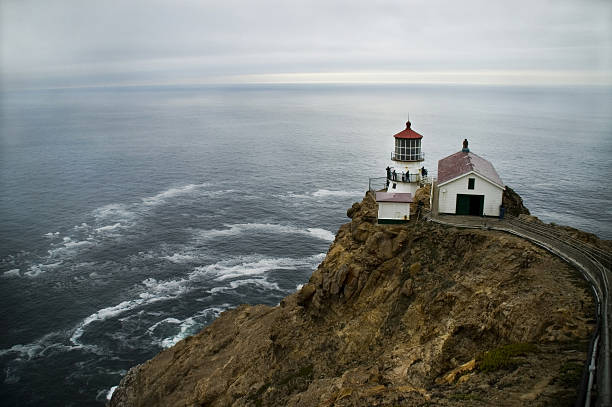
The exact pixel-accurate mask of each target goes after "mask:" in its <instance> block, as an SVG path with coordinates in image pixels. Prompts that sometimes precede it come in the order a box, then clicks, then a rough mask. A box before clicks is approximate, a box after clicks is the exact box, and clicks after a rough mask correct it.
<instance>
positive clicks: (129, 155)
mask: <svg viewBox="0 0 612 407" xmlns="http://www.w3.org/2000/svg"><path fill="white" fill-rule="evenodd" d="M408 114H410V120H411V122H412V128H413V129H414V130H416V131H418V132H419V133H421V134H422V135H423V142H422V143H423V151H424V152H425V158H426V160H425V163H424V165H425V167H426V168H428V170H429V173H430V175H433V176H435V175H436V174H435V173H436V165H437V160H439V159H440V158H443V157H445V156H447V155H449V154H452V153H454V152H456V151H458V150H460V149H461V142H462V141H463V139H464V138H467V139H468V140H469V142H470V149H471V151H473V152H474V153H476V154H478V155H480V156H482V157H484V158H486V159H488V160H490V161H491V162H492V163H493V164H494V166H495V167H496V169H497V171H498V173H499V174H500V176H501V178H502V180H503V181H504V183H505V184H506V185H509V186H510V187H512V188H513V189H515V190H516V191H517V192H518V193H519V194H520V195H521V196H522V197H523V199H524V202H525V204H526V206H527V207H528V208H529V209H530V210H531V211H532V213H533V214H534V215H536V216H538V217H539V218H541V219H542V220H544V221H546V222H555V223H558V224H565V225H570V226H573V227H577V228H580V229H583V230H585V231H588V232H592V233H595V234H597V235H598V236H600V237H603V238H606V239H611V238H612V209H611V208H610V201H611V198H612V189H611V188H610V183H609V182H610V177H611V176H612V160H611V159H610V157H611V156H612V89H610V88H602V87H569V88H557V87H493V86H489V87H472V86H450V85H446V86H442V85H440V86H432V85H411V86H408V85H402V86H398V85H385V86H379V85H376V86H375V85H310V86H306V85H300V86H298V85H268V86H264V85H250V86H181V87H176V86H165V87H124V88H121V87H117V88H89V89H62V90H28V91H12V92H10V91H4V92H3V93H0V191H1V194H0V301H1V303H0V315H1V321H0V322H1V327H2V335H1V337H0V338H1V339H0V341H1V342H0V366H1V368H2V377H0V380H2V386H1V389H2V390H1V393H0V400H1V404H2V405H4V406H40V405H45V406H87V405H92V406H99V405H103V404H104V403H105V402H106V399H107V396H108V394H109V391H110V390H111V388H113V386H116V385H117V384H118V383H119V381H120V380H121V378H122V376H123V375H124V374H125V373H126V372H127V370H128V369H129V368H130V367H132V366H134V365H136V364H139V363H142V362H144V361H145V360H147V359H149V358H151V357H152V356H154V355H155V354H156V353H157V352H159V351H160V350H162V349H164V348H166V347H169V346H172V345H173V344H174V343H176V342H177V341H179V340H180V339H182V338H184V337H186V336H188V335H191V334H194V333H196V332H198V331H199V330H200V329H202V328H203V327H204V326H206V325H208V324H210V323H211V322H212V321H213V320H214V318H216V317H217V316H218V315H219V314H220V313H221V312H222V311H224V310H226V309H230V308H232V307H236V306H238V305H239V304H243V303H248V304H258V303H263V304H268V305H276V304H278V303H279V301H280V300H281V299H282V298H283V297H284V296H286V295H288V294H290V293H292V292H294V291H295V290H296V289H297V288H298V287H299V286H300V285H301V284H303V283H305V282H306V281H307V280H308V278H309V276H310V274H311V273H312V271H313V270H314V269H315V268H316V267H317V265H318V264H319V263H320V262H321V260H322V259H323V258H324V256H325V253H326V251H327V249H328V247H329V245H330V243H331V242H332V241H333V239H334V234H335V232H336V231H337V229H338V227H339V226H340V225H342V224H343V223H345V222H347V221H348V218H347V217H346V210H347V209H348V208H349V207H350V206H351V204H352V203H353V202H355V201H359V200H361V198H362V196H363V194H364V193H365V191H366V189H367V188H368V178H369V177H381V176H384V174H385V167H386V166H387V165H388V163H389V157H390V153H391V151H392V147H393V137H392V135H393V134H395V133H396V132H398V131H400V130H402V129H404V127H405V122H406V120H407V118H408Z"/></svg>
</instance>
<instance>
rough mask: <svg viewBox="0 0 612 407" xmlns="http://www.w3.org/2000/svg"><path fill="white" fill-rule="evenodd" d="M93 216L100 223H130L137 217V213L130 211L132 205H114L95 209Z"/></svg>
mask: <svg viewBox="0 0 612 407" xmlns="http://www.w3.org/2000/svg"><path fill="white" fill-rule="evenodd" d="M93 216H94V218H95V219H96V221H97V222H98V223H104V222H108V221H111V222H119V223H129V222H131V221H132V220H133V219H134V218H135V217H136V213H135V212H134V211H133V210H131V209H130V205H126V204H120V203H113V204H108V205H104V206H102V207H100V208H97V209H94V211H93Z"/></svg>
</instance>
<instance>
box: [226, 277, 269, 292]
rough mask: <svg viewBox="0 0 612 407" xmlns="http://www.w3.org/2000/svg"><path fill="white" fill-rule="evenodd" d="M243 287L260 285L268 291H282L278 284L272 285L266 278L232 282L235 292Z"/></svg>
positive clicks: (231, 285)
mask: <svg viewBox="0 0 612 407" xmlns="http://www.w3.org/2000/svg"><path fill="white" fill-rule="evenodd" d="M243 285H258V286H260V287H263V288H265V289H267V290H276V291H281V289H280V287H279V286H278V284H277V283H272V282H270V281H268V280H266V279H265V278H247V279H245V280H234V281H231V282H230V287H231V288H232V289H233V290H235V289H236V288H238V287H241V286H243Z"/></svg>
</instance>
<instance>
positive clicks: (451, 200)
mask: <svg viewBox="0 0 612 407" xmlns="http://www.w3.org/2000/svg"><path fill="white" fill-rule="evenodd" d="M468 178H475V182H474V189H468ZM445 191H446V192H445ZM457 194H466V195H484V206H483V209H482V211H483V215H485V216H499V207H500V205H501V203H502V194H503V190H502V189H500V188H499V187H498V186H497V185H495V184H492V183H491V182H489V181H487V180H486V179H485V178H483V177H481V176H479V175H478V174H476V173H471V174H466V175H464V176H462V177H460V178H457V179H456V180H454V181H451V182H449V183H448V184H444V185H441V186H440V190H439V191H438V212H439V213H455V211H456V209H457Z"/></svg>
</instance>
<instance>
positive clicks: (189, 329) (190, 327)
mask: <svg viewBox="0 0 612 407" xmlns="http://www.w3.org/2000/svg"><path fill="white" fill-rule="evenodd" d="M229 307H230V306H229V304H223V305H222V306H220V307H211V308H207V309H205V310H203V311H200V312H198V313H197V314H196V315H193V316H191V317H189V318H185V319H184V320H182V321H180V325H179V331H178V333H176V334H175V335H173V336H169V337H167V338H164V339H162V340H161V341H160V342H159V344H160V345H161V346H162V347H163V348H169V347H171V346H174V345H176V344H177V343H178V342H179V341H181V340H183V339H185V338H186V337H188V336H189V335H193V334H195V333H196V332H197V331H198V330H200V329H201V328H202V326H203V323H204V321H201V319H202V318H205V319H206V320H208V321H210V320H211V319H214V318H217V317H218V316H219V315H220V314H221V313H222V312H223V311H225V310H226V309H228V308H229Z"/></svg>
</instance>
